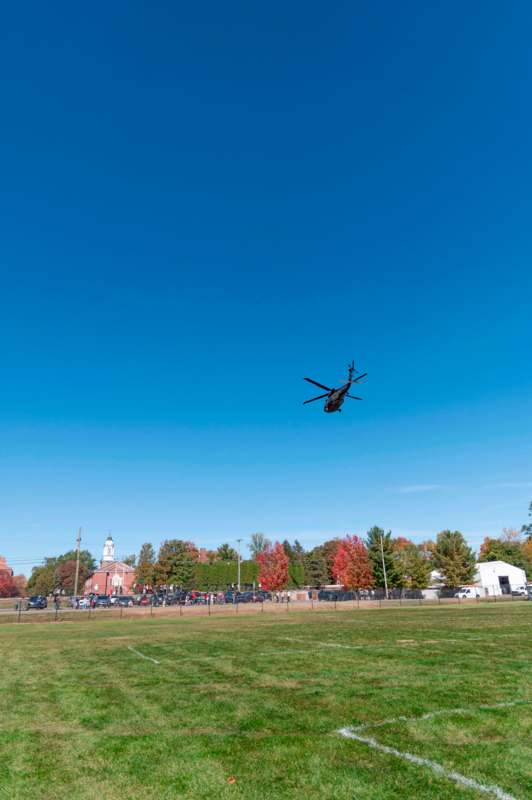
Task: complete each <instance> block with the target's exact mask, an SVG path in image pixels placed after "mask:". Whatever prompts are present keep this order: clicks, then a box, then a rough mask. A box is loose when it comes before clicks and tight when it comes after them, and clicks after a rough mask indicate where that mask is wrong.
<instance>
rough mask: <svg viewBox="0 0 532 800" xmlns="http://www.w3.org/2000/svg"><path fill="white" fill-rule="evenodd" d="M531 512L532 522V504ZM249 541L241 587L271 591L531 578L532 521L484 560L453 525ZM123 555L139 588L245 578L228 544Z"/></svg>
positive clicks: (62, 579) (485, 548) (166, 545)
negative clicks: (492, 571)
mask: <svg viewBox="0 0 532 800" xmlns="http://www.w3.org/2000/svg"><path fill="white" fill-rule="evenodd" d="M529 517H530V518H531V519H532V503H531V504H530V509H529ZM247 546H248V548H249V551H250V556H251V558H249V559H245V560H242V561H241V562H240V583H241V585H242V586H251V585H253V584H254V585H256V586H258V585H261V586H263V587H264V588H266V589H269V590H272V591H276V590H281V589H285V588H301V587H304V586H310V587H317V588H319V587H320V586H325V585H329V584H341V585H343V586H345V587H346V588H348V589H365V588H384V586H385V574H386V585H387V586H388V589H395V588H399V589H426V588H427V587H428V586H429V585H430V584H431V572H432V571H433V570H436V571H437V572H438V573H439V574H440V576H441V584H442V585H443V586H445V587H448V588H457V587H459V586H462V585H464V584H468V583H471V581H472V580H473V577H474V573H475V563H476V561H477V560H479V561H495V560H501V561H506V562H508V563H510V564H513V565H514V566H517V567H521V568H522V569H524V570H525V572H526V573H527V574H528V575H529V576H531V577H532V521H531V522H529V523H528V524H527V525H523V527H522V529H521V531H517V530H513V529H504V530H503V532H502V534H501V536H499V537H498V538H492V537H486V538H485V539H484V541H483V543H482V545H481V547H480V552H479V555H478V559H477V557H476V556H475V553H474V552H473V550H472V549H471V548H470V547H469V546H468V544H467V542H466V540H465V538H464V536H463V535H462V533H460V531H450V530H445V531H442V532H441V533H439V534H438V535H437V537H436V539H435V540H434V541H432V540H429V541H426V542H422V543H421V544H415V543H414V542H412V541H411V540H410V539H407V538H405V537H402V536H399V537H393V536H392V532H391V531H384V529H382V528H380V527H377V526H374V527H373V528H371V529H370V530H369V531H368V532H367V534H366V535H365V537H359V536H346V537H344V538H340V537H335V538H332V539H329V540H327V541H325V542H323V543H322V544H319V545H317V546H316V547H314V548H312V549H309V550H305V548H304V547H303V546H302V545H301V543H300V542H299V541H298V540H297V539H296V540H295V541H294V542H293V543H291V542H289V541H288V540H287V539H285V540H284V541H283V542H274V543H272V542H271V541H270V540H269V539H267V537H266V536H265V535H264V534H263V533H254V534H252V536H251V538H250V541H249V543H248V545H247ZM121 560H123V561H125V562H126V563H128V564H130V565H132V566H134V567H135V569H136V584H137V585H136V588H137V589H139V590H141V589H142V588H146V587H148V588H155V587H158V586H172V585H173V586H179V587H182V588H195V589H199V590H203V591H211V590H222V589H226V588H227V587H228V586H231V585H233V586H234V585H236V583H237V579H238V554H237V552H236V550H235V549H234V548H233V547H231V546H230V545H229V544H228V543H224V544H221V545H220V546H219V547H218V548H217V549H216V550H205V549H198V548H197V547H196V545H195V544H194V543H193V542H190V541H186V540H182V539H166V540H165V541H163V542H162V543H161V545H160V547H159V550H158V552H157V553H156V551H155V548H154V547H153V545H152V544H151V543H150V542H146V543H145V544H143V545H142V547H141V549H140V552H139V554H138V557H137V556H136V555H134V554H133V555H129V556H125V557H124V558H123V559H121ZM95 569H96V561H95V559H94V558H93V556H92V555H91V553H90V552H89V551H87V550H82V551H81V552H80V568H79V583H78V586H79V591H82V590H83V585H84V582H85V580H86V579H87V578H88V577H89V576H90V575H91V573H92V572H93V571H94V570H95ZM75 570H76V552H75V551H73V550H71V551H68V552H67V553H64V554H63V555H60V556H54V557H50V558H47V559H45V562H44V564H42V565H40V566H38V567H34V568H33V570H32V574H31V577H30V579H29V580H28V584H27V591H28V593H31V594H44V595H49V594H52V593H53V592H56V591H60V592H62V593H64V594H72V593H73V591H74V581H75ZM7 588H8V589H9V587H7ZM9 591H10V592H11V594H7V595H6V587H4V586H3V584H0V596H14V595H15V594H17V593H19V592H18V591H17V589H14V588H13V587H11V588H10V589H9Z"/></svg>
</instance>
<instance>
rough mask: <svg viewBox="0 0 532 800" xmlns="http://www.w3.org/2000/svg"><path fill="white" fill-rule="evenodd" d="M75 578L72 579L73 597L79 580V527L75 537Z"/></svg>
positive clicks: (76, 594)
mask: <svg viewBox="0 0 532 800" xmlns="http://www.w3.org/2000/svg"><path fill="white" fill-rule="evenodd" d="M76 544H77V548H76V578H75V580H74V597H77V596H78V582H79V548H80V545H81V528H80V529H79V530H78V538H77V539H76Z"/></svg>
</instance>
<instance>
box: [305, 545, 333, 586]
mask: <svg viewBox="0 0 532 800" xmlns="http://www.w3.org/2000/svg"><path fill="white" fill-rule="evenodd" d="M303 569H304V576H305V584H306V585H307V586H312V587H315V588H319V587H320V586H323V585H324V584H326V583H327V582H328V572H327V564H326V563H325V559H324V557H323V556H322V555H320V554H319V552H316V548H314V550H311V551H310V552H309V553H307V554H306V555H305V558H304V560H303Z"/></svg>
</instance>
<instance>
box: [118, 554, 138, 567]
mask: <svg viewBox="0 0 532 800" xmlns="http://www.w3.org/2000/svg"><path fill="white" fill-rule="evenodd" d="M120 560H121V561H122V563H124V564H127V565H128V567H134V566H135V564H136V561H137V556H136V555H135V553H131V555H129V556H123V557H122V558H121V559H120Z"/></svg>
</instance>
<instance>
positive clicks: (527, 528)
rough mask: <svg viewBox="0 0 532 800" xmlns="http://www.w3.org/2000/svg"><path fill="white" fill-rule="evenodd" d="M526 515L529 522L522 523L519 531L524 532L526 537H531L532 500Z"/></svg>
mask: <svg viewBox="0 0 532 800" xmlns="http://www.w3.org/2000/svg"><path fill="white" fill-rule="evenodd" d="M528 516H529V517H530V522H528V523H527V524H525V525H523V527H522V528H521V531H522V532H523V533H524V534H525V536H526V537H527V538H528V539H532V502H531V503H530V505H529V506H528Z"/></svg>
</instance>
